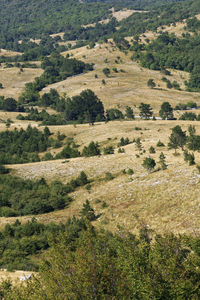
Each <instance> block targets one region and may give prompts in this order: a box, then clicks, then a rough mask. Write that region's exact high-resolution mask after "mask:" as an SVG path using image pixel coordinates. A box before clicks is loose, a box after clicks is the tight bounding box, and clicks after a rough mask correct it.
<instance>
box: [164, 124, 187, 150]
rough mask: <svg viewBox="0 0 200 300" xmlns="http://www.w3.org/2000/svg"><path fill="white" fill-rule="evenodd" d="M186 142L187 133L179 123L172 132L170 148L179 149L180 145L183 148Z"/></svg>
mask: <svg viewBox="0 0 200 300" xmlns="http://www.w3.org/2000/svg"><path fill="white" fill-rule="evenodd" d="M185 144H186V133H185V131H182V129H181V127H180V126H179V125H177V126H175V127H173V128H172V133H171V135H170V137H169V143H168V147H169V149H175V153H176V149H178V148H179V147H180V148H181V149H182V150H183V146H184V145H185Z"/></svg>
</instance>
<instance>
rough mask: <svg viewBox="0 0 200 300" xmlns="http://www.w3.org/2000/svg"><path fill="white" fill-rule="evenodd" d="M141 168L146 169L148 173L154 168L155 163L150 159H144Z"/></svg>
mask: <svg viewBox="0 0 200 300" xmlns="http://www.w3.org/2000/svg"><path fill="white" fill-rule="evenodd" d="M142 166H143V167H144V168H145V169H147V170H148V171H151V170H153V169H154V168H155V166H156V162H155V160H154V159H153V158H151V157H146V158H145V159H144V161H143V164H142Z"/></svg>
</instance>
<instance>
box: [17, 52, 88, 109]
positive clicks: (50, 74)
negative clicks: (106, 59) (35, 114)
mask: <svg viewBox="0 0 200 300" xmlns="http://www.w3.org/2000/svg"><path fill="white" fill-rule="evenodd" d="M41 67H42V69H44V72H43V74H42V75H41V76H40V77H36V78H35V80H34V82H29V83H26V84H25V91H24V92H23V93H22V95H21V96H20V98H19V100H20V101H21V103H23V104H24V103H30V102H33V103H34V102H36V101H38V99H39V93H38V92H39V91H41V90H42V89H43V88H44V87H45V86H47V85H49V84H52V83H55V82H58V81H61V80H64V79H66V78H67V77H70V76H74V75H78V74H81V73H83V72H87V71H91V70H93V65H92V64H86V63H84V62H82V61H80V60H77V59H75V58H73V59H70V58H68V57H66V58H64V57H63V56H62V55H60V54H59V53H53V54H52V55H51V56H50V57H45V58H44V59H43V61H42V63H41Z"/></svg>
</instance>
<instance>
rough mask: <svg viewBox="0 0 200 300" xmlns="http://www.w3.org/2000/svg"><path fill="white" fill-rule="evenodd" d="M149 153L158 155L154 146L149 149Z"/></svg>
mask: <svg viewBox="0 0 200 300" xmlns="http://www.w3.org/2000/svg"><path fill="white" fill-rule="evenodd" d="M149 153H151V154H152V153H156V150H155V148H154V147H153V146H151V147H150V148H149Z"/></svg>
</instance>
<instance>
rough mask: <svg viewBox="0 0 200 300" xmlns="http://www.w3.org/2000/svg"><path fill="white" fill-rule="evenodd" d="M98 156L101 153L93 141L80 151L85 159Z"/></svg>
mask: <svg viewBox="0 0 200 300" xmlns="http://www.w3.org/2000/svg"><path fill="white" fill-rule="evenodd" d="M100 154H101V152H100V149H99V144H98V142H96V143H94V142H93V141H92V142H91V143H90V144H89V145H88V146H85V147H84V148H83V151H82V156H86V157H88V156H95V155H100Z"/></svg>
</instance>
